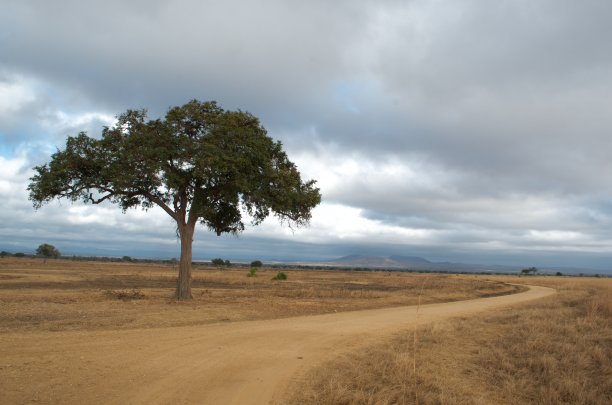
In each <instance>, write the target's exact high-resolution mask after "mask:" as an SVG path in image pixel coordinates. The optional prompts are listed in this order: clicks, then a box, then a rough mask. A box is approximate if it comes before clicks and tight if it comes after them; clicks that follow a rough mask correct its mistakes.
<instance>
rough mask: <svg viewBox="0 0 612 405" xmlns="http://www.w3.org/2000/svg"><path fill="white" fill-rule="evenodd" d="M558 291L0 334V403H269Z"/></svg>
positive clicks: (533, 290) (535, 289)
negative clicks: (420, 328)
mask: <svg viewBox="0 0 612 405" xmlns="http://www.w3.org/2000/svg"><path fill="white" fill-rule="evenodd" d="M553 293H554V290H552V289H550V288H545V287H536V286H530V287H529V290H528V291H525V292H522V293H518V294H513V295H504V296H499V297H489V298H480V299H474V300H468V301H459V302H450V303H439V304H428V305H422V306H421V307H420V309H419V312H418V316H417V309H416V307H415V306H409V307H396V308H384V309H375V310H365V311H354V312H343V313H337V314H325V315H314V316H302V317H296V318H285V319H273V320H263V321H248V322H235V323H219V324H208V325H199V326H187V327H174V328H151V329H136V330H127V331H125V330H122V331H84V332H35V333H21V334H17V333H15V334H4V335H0V402H1V403H7V404H12V403H15V404H17V403H28V402H39V403H48V404H82V403H88V404H111V403H126V404H127V403H129V404H170V403H172V404H268V403H281V402H282V398H283V397H284V396H285V395H286V394H287V392H285V390H287V389H288V387H292V386H293V385H292V383H295V382H296V381H299V378H300V376H301V375H303V373H304V372H306V371H307V370H308V369H309V368H311V367H315V366H316V365H318V364H321V363H322V362H323V361H325V360H327V359H328V358H329V357H330V356H334V355H337V354H338V353H341V352H345V351H350V350H355V349H358V348H359V347H360V346H362V345H365V344H368V343H372V342H373V341H375V340H376V339H380V338H383V337H385V336H388V335H390V334H392V333H394V332H397V331H401V330H405V329H406V328H411V327H414V325H415V324H416V323H417V322H418V324H425V323H429V322H435V321H440V320H444V319H448V318H451V317H456V316H471V315H474V314H477V313H478V312H482V311H486V310H495V309H499V308H503V307H505V306H509V305H513V304H516V303H519V302H525V301H529V300H533V299H537V298H542V297H545V296H548V295H551V294H553Z"/></svg>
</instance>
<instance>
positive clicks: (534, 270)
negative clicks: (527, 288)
mask: <svg viewBox="0 0 612 405" xmlns="http://www.w3.org/2000/svg"><path fill="white" fill-rule="evenodd" d="M537 272H538V269H537V268H536V267H529V268H527V269H523V270H521V274H522V275H525V276H528V275H529V274H536V273H537Z"/></svg>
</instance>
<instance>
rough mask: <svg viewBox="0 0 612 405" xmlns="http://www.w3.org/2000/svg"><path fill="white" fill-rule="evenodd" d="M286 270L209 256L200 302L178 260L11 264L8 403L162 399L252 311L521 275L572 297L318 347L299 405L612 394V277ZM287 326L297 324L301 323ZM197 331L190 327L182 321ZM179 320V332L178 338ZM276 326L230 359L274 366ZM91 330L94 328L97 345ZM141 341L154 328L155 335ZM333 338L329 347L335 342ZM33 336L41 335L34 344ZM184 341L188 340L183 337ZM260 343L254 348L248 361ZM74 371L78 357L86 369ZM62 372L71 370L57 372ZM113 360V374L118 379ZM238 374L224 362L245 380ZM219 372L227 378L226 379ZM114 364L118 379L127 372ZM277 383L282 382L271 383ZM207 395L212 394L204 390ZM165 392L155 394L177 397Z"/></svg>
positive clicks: (510, 289)
mask: <svg viewBox="0 0 612 405" xmlns="http://www.w3.org/2000/svg"><path fill="white" fill-rule="evenodd" d="M277 271H278V270H273V269H265V268H264V269H260V270H259V271H258V272H257V276H256V277H247V273H248V269H246V268H231V269H216V268H208V267H196V269H195V270H194V290H193V293H194V300H192V301H190V302H177V301H176V300H174V299H173V298H172V296H173V291H174V285H175V280H176V278H175V277H176V269H175V268H174V267H173V266H171V265H157V264H140V263H104V262H80V261H70V260H48V261H47V262H43V261H42V260H37V259H28V258H4V259H0V308H1V310H0V340H3V341H4V342H5V343H4V344H5V345H9V346H7V347H11V348H12V349H7V353H6V354H7V355H9V354H10V356H9V357H10V359H9V360H7V361H8V362H9V363H10V364H4V363H6V361H5V362H4V363H2V362H0V381H1V380H4V384H5V385H4V390H5V392H6V390H10V392H11V396H10V398H13V399H14V401H13V402H10V401H9V403H21V402H24V401H25V402H28V401H29V399H31V400H37V401H38V400H41V401H43V402H45V400H43V399H42V398H47V402H48V403H79V401H81V400H82V398H83V396H84V395H85V397H86V398H89V400H94V399H95V401H94V402H95V403H105V398H106V399H108V398H107V397H104V396H102V397H100V396H99V395H100V394H99V393H98V391H96V390H101V391H100V392H105V393H106V394H105V395H108V389H109V388H108V386H111V387H115V388H113V390H118V391H113V395H114V396H113V397H112V398H114V399H116V400H121V399H122V398H125V395H128V394H129V395H141V394H142V395H144V396H139V397H138V396H137V397H134V398H139V399H138V400H141V401H144V400H145V399H146V398H149V396H150V395H158V394H155V393H154V391H150V390H149V388H151V389H153V388H155V387H160V385H159V384H160V383H162V382H165V383H167V384H168V386H167V387H166V388H164V389H165V390H167V391H164V392H166V394H167V395H170V396H172V395H175V394H176V393H174V391H172V389H173V388H172V387H174V389H176V381H180V379H186V378H187V376H189V378H196V379H197V378H199V377H198V376H197V375H196V376H193V375H191V373H189V370H185V371H187V372H188V374H180V373H178V371H179V370H178V369H177V370H175V371H177V373H178V374H177V376H173V375H170V374H168V375H166V374H167V373H165V372H162V371H163V370H166V371H167V368H166V363H168V362H169V363H168V364H172V363H173V362H174V358H175V357H177V356H178V357H180V356H189V358H191V359H192V360H193V362H194V365H195V366H196V367H203V366H204V365H206V364H209V363H208V361H205V362H203V363H198V358H196V357H191V356H192V355H193V353H194V351H192V349H194V350H195V351H197V350H199V349H202V348H204V346H205V345H206V344H208V345H209V346H210V345H211V344H210V342H211V341H210V339H213V335H215V333H219V334H220V335H219V337H218V339H220V341H221V342H228V340H227V339H230V337H229V335H228V336H226V335H224V334H225V333H226V331H229V330H234V329H236V328H238V329H237V330H239V331H240V332H241V333H242V332H244V330H243V329H242V328H243V326H242V325H244V324H243V323H241V322H240V321H256V322H255V323H251V324H249V325H250V326H249V327H250V328H261V329H262V331H263V330H267V329H266V328H269V326H270V325H280V324H278V323H275V324H272V323H270V324H269V325H268V323H261V322H264V321H257V320H273V319H277V318H289V317H295V316H300V315H313V314H330V313H335V312H338V313H340V312H345V311H351V310H360V309H373V308H385V307H397V306H400V305H414V304H419V303H420V304H423V305H424V304H429V303H439V302H448V301H456V300H468V299H472V298H479V297H489V296H495V295H504V294H510V293H514V292H518V291H521V290H525V288H524V287H521V286H516V285H511V284H509V283H529V284H535V285H543V286H549V287H553V288H555V289H557V290H558V291H559V293H558V294H556V295H553V296H550V297H547V298H543V299H539V300H536V301H532V302H529V303H525V304H520V305H515V306H513V307H511V308H508V307H503V308H505V309H501V310H496V311H495V312H489V313H487V312H484V313H481V314H478V315H470V316H465V317H463V318H454V319H451V320H446V321H438V322H434V323H432V322H431V320H430V319H422V320H421V321H417V324H416V325H417V326H416V327H414V328H412V329H409V330H405V331H404V332H402V333H399V334H396V335H393V336H389V333H387V334H382V335H380V336H379V337H376V338H375V339H372V338H371V337H370V338H368V339H369V340H367V339H366V340H365V341H364V342H363V343H362V344H359V345H355V346H354V347H355V348H358V350H357V349H350V345H349V346H346V345H345V347H344V348H341V347H337V349H342V350H340V353H341V354H339V355H338V354H336V355H335V356H332V357H329V352H330V350H331V353H334V352H336V350H335V349H334V347H336V346H333V345H332V346H333V347H332V348H331V349H329V348H327V349H326V348H325V347H326V346H325V344H326V343H324V344H323V346H321V347H319V346H316V347H317V349H315V351H316V350H319V351H320V352H317V353H318V354H317V355H314V353H313V354H312V355H311V357H309V359H310V360H309V361H310V362H309V363H308V364H311V365H312V366H314V367H315V368H314V369H312V370H310V371H305V373H306V374H304V373H302V372H301V373H300V378H299V379H296V380H293V382H291V384H290V385H289V388H288V391H287V392H289V393H294V395H293V398H292V399H291V401H292V402H293V403H295V404H311V403H312V404H315V403H316V404H412V403H420V404H525V403H531V404H558V403H568V404H570V403H571V404H607V403H612V360H611V359H612V279H595V278H566V277H525V278H519V277H504V276H474V275H434V274H412V273H389V272H345V271H312V270H308V271H307V270H293V271H286V273H287V275H288V280H286V281H273V280H272V277H273V276H274V275H275V274H276V273H277ZM453 305H455V304H453ZM456 305H459V304H456ZM378 313H379V312H376V314H378ZM347 314H348V313H347ZM356 314H359V315H358V316H357V318H356V319H360V322H363V319H365V318H364V317H366V315H365V313H362V312H360V313H356ZM338 315H340V314H338ZM325 316H327V315H325ZM329 316H333V317H334V318H333V319H336V318H337V317H338V316H336V315H329ZM372 316H379V315H372ZM360 317H361V318H360ZM424 318H425V317H424ZM292 319H293V320H296V319H298V318H292ZM303 319H306V318H303ZM310 319H311V321H310V322H313V321H314V318H310ZM317 319H318V318H317ZM321 319H323V318H321ZM331 319H332V318H330V320H329V321H331V322H332V324H333V320H331ZM440 319H442V318H440ZM445 319H446V318H445ZM279 321H281V320H280V319H279ZM287 321H290V320H287ZM329 321H323V320H322V321H321V322H329ZM257 322H260V323H257ZM265 322H276V321H265ZM317 322H318V321H317ZM345 323H346V322H345ZM291 324H292V325H293V324H294V322H292V323H291ZM295 324H296V325H297V326H296V330H295V331H294V333H297V336H300V334H302V333H304V332H303V331H301V329H300V326H299V322H298V323H295ZM199 325H203V326H204V327H203V328H202V327H200V326H199ZM232 325H233V326H232ZM282 325H283V326H282V328H285V327H286V326H287V325H289V324H288V323H287V325H285V324H282ZM183 326H184V327H186V328H178V327H183ZM225 326H227V328H226V327H225ZM234 326H235V327H234ZM273 327H275V328H276V327H280V326H273ZM344 327H348V328H349V329H350V330H354V331H353V332H351V333H357V331H358V330H359V329H360V328H361V327H365V325H362V326H361V327H360V326H359V322H358V324H356V325H353V324H350V325H349V324H346V325H344ZM179 329H180V333H176V334H175V333H174V331H175V330H176V331H178V330H179ZM150 330H151V331H153V330H154V331H155V332H154V333H151V332H149V331H150ZM283 330H284V329H283ZM347 330H348V329H347ZM395 330H396V331H398V330H401V328H399V327H398V328H396V329H395ZM236 333H238V332H236ZM262 333H263V332H261V331H259V329H256V330H254V331H253V333H252V334H250V335H249V336H250V337H249V338H247V339H253V340H252V341H251V340H249V344H250V346H253V348H251V349H249V350H248V351H247V352H245V351H244V350H246V349H245V348H246V347H247V345H246V342H245V341H244V340H243V339H245V338H244V337H240V336H239V335H237V336H236V339H238V341H240V342H243V343H241V344H239V345H238V346H236V345H233V344H229V343H228V345H227V346H228V347H227V348H224V349H223V350H227V351H228V354H227V356H230V357H231V356H239V357H235V358H236V359H239V360H240V361H238V362H237V363H236V362H235V363H236V364H235V366H236V367H239V368H240V367H242V368H244V367H243V366H244V363H245V362H248V361H250V362H251V363H249V364H251V365H253V366H256V365H258V364H259V365H261V364H264V366H262V367H263V369H265V370H267V369H266V368H265V367H268V366H266V365H265V363H264V362H265V361H267V357H266V359H264V358H261V357H258V356H260V355H261V353H259V352H258V351H261V348H262V343H261V342H259V341H257V340H256V339H264V340H267V339H270V338H268V337H262V336H267V335H263V334H262ZM292 333H293V332H292ZM207 334H209V335H210V336H209V335H207ZM83 336H87V338H86V339H85V340H83ZM143 336H150V337H151V338H150V339H149V338H147V340H143ZM205 336H209V337H205ZM215 336H216V335H215ZM245 336H246V335H245ZM287 336H289V335H287ZM326 336H327V335H326ZM330 336H331V335H330ZM355 336H357V335H355ZM328 338H329V339H330V340H329V342H332V341H333V342H336V340H335V339H337V337H333V336H331V337H328ZM201 339H203V340H201ZM279 339H280V340H279V344H280V343H281V342H282V339H281V338H280V337H279ZM292 339H298V340H299V338H292ZM338 339H340V338H339V337H338ZM311 340H312V339H311ZM315 341H316V340H315ZM21 342H29V343H28V344H27V345H26V346H25V347H24V346H22V345H23V343H21ZM49 342H54V343H49ZM92 342H96V343H92ZM180 342H183V343H189V345H186V346H184V347H183V346H182V345H181V343H180ZM293 342H296V340H291V342H290V343H289V346H286V349H283V351H281V353H283V352H284V351H287V350H288V356H289V358H290V359H293V360H292V361H293V362H295V361H297V362H303V364H306V359H302V355H301V354H299V355H297V356H298V357H296V354H295V351H296V350H297V352H298V353H299V350H300V346H299V345H298V346H296V347H294V346H295V345H294V344H293ZM309 342H310V340H309ZM251 343H252V344H251ZM282 344H286V342H285V343H282ZM300 344H306V341H305V340H303V341H301V343H300ZM308 344H310V343H308ZM20 345H21V346H20ZM215 345H219V347H217V346H215ZM220 345H221V344H220V343H213V344H212V346H211V347H212V348H211V347H207V348H206V350H207V351H205V352H206V353H208V354H206V355H205V358H206V360H210V359H212V358H217V357H218V359H217V361H221V362H222V363H221V364H225V363H223V359H225V358H226V357H224V356H226V355H225V354H223V353H225V352H220V351H219V350H220V349H221V346H220ZM60 346H61V348H59V347H60ZM90 346H91V347H90ZM250 346H249V347H250ZM19 347H22V348H23V354H20V353H19V350H20V349H19ZM275 347H277V346H275ZM283 347H285V346H283ZM304 347H306V346H304ZM313 347H314V346H313ZM146 348H149V349H146ZM170 348H172V349H170ZM15 350H17V351H15ZM74 350H76V351H74ZM91 350H94V351H93V352H92V351H91ZM231 350H235V351H236V352H231ZM325 350H327V352H326V351H325ZM73 351H74V352H73ZM97 351H100V353H97ZM218 351H219V352H218ZM147 353H149V354H147ZM164 353H172V354H168V355H167V356H166V355H165V354H164ZM336 353H337V352H336ZM152 354H155V356H152ZM247 354H248V357H249V358H250V357H253V358H252V359H250V360H247V359H246V357H245V356H247ZM125 356H130V358H131V360H130V363H129V364H130V366H129V367H131V368H133V369H134V371H130V370H131V368H126V369H125V370H124V371H125V372H123V373H122V374H121V373H118V371H119V370H117V369H116V368H114V367H117V364H123V363H122V362H123V361H125V359H126V358H127V357H125ZM160 356H161V357H160ZM164 356H166V357H168V358H166V357H164ZM215 356H216V357H215ZM269 356H270V361H271V363H270V364H276V363H278V362H279V361H280V362H281V363H282V364H285V363H286V362H287V361H289V360H284V358H276V360H274V359H273V358H274V357H275V356H277V353H276V352H270V353H269ZM98 357H99V358H98ZM94 358H97V360H93V359H94ZM296 359H297V360H296ZM326 359H327V360H326ZM274 362H276V363H274ZM149 363H150V364H149ZM19 364H20V365H19ZM16 365H19V366H16ZM70 365H72V366H70ZM70 367H76V368H75V370H74V373H72V374H71V373H69V370H71V369H70ZM156 367H158V368H160V370H157V368H156ZM224 367H228V365H227V364H226V365H225V366H224ZM274 367H277V366H274ZM298 368H299V364H298V363H292V365H291V370H294V371H295V370H297V369H298ZM56 369H57V370H59V369H62V370H64V371H63V372H62V373H60V374H57V372H56ZM108 370H115V372H113V373H111V374H108ZM144 370H148V372H147V373H144ZM238 370H239V369H236V370H233V369H227V370H226V371H227V373H229V374H228V375H232V376H234V377H235V376H236V375H237V374H236V373H238ZM307 370H308V369H307ZM209 371H210V370H209ZM209 371H206V372H209ZM243 371H244V370H243ZM157 372H159V373H161V374H159V375H157V374H156V373H157ZM204 372H205V371H204V369H202V370H201V373H204ZM210 372H211V373H212V374H211V377H210V378H211V379H212V380H211V381H214V378H215V376H217V377H218V376H219V374H215V373H218V372H217V371H210ZM115 374H117V378H115V379H113V378H114V376H115ZM3 375H4V377H3ZM132 375H133V376H134V378H135V380H134V382H133V384H134V385H130V386H129V390H128V391H126V392H123V391H121V390H122V389H124V388H122V387H124V385H123V384H122V382H123V381H124V379H125V378H126V376H132ZM32 376H35V377H32ZM36 376H37V377H36ZM304 376H305V377H304ZM174 377H176V378H174ZM32 378H34V380H33V379H32ZM100 379H101V380H100ZM115 380H117V381H115ZM136 381H139V383H136ZM185 381H187V380H185ZM223 381H224V383H228V382H230V383H231V381H232V380H231V379H230V380H227V379H224V380H223ZM237 381H240V380H237ZM272 381H274V380H272ZM72 383H74V385H73V384H72ZM103 383H104V384H103ZM251 383H252V384H254V385H253V386H252V387H251V389H253V390H255V391H257V390H260V389H261V385H260V384H262V383H261V382H258V380H253V381H251ZM268 383H269V384H268V388H269V389H272V388H270V387H272V386H273V384H272V383H270V381H268ZM2 384H3V383H1V382H0V387H2V386H3V385H2ZM285 385H286V384H285ZM85 387H89V388H85ZM189 387H191V389H194V390H195V389H197V386H192V385H189ZM139 388H142V389H144V391H143V392H140V391H139ZM160 389H161V388H160ZM185 392H186V391H185ZM205 393H206V390H205V391H203V392H202V393H200V394H202V395H204V394H205ZM266 395H267V394H266ZM28 398H29V399H28ZM143 398H145V399H143ZM159 398H161V397H158V400H157V402H159V403H163V401H162V400H161V399H159ZM169 398H170V397H169ZM149 399H150V398H149ZM191 399H193V400H195V398H193V397H191ZM0 402H1V401H0ZM154 402H155V401H154ZM192 402H193V401H192ZM142 403H145V402H142ZM186 403H191V402H189V401H187V402H186ZM193 403H195V402H193ZM282 403H286V400H285V399H283V402H282Z"/></svg>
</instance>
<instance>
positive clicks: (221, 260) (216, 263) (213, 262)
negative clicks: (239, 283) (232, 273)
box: [210, 257, 225, 266]
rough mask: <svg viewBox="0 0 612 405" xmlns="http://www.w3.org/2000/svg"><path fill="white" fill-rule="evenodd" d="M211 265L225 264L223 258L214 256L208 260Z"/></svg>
mask: <svg viewBox="0 0 612 405" xmlns="http://www.w3.org/2000/svg"><path fill="white" fill-rule="evenodd" d="M210 262H211V263H212V264H213V266H223V265H225V260H223V259H221V258H220V257H218V258H216V259H212V260H211V261H210Z"/></svg>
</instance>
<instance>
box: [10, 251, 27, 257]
mask: <svg viewBox="0 0 612 405" xmlns="http://www.w3.org/2000/svg"><path fill="white" fill-rule="evenodd" d="M13 256H15V257H25V253H21V252H17V253H15V254H14V255H13Z"/></svg>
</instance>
